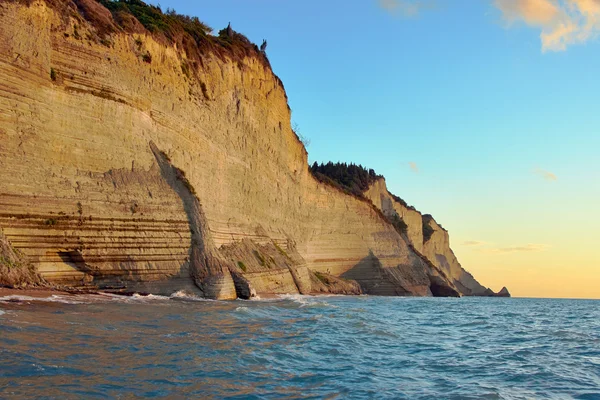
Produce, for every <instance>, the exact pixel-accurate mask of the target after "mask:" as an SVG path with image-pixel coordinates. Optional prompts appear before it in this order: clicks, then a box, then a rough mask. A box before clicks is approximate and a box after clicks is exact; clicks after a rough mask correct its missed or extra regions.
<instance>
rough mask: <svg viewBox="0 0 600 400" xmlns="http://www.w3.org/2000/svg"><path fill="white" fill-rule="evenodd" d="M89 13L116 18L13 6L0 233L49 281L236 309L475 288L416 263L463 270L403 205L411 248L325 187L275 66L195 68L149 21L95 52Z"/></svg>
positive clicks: (7, 13) (2, 73) (6, 53)
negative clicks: (252, 303)
mask: <svg viewBox="0 0 600 400" xmlns="http://www.w3.org/2000/svg"><path fill="white" fill-rule="evenodd" d="M49 4H50V5H51V6H49ZM57 4H58V5H59V6H60V7H59V6H57ZM90 4H92V5H93V6H94V8H93V11H94V12H96V13H100V14H99V15H101V16H102V18H105V19H107V21H109V22H108V23H112V22H110V21H112V18H113V16H111V13H110V12H108V11H107V10H105V9H104V8H102V7H101V6H100V5H99V4H98V3H95V2H94V1H92V0H87V1H77V2H75V3H71V2H70V1H68V0H64V1H59V0H53V1H51V2H50V1H49V2H48V3H47V2H45V1H41V0H37V1H32V2H30V4H28V5H24V4H22V3H21V2H13V1H7V0H0V39H1V40H0V178H1V181H2V185H1V186H0V204H1V208H0V227H2V228H3V229H4V233H5V235H6V237H7V238H8V239H9V240H10V241H11V243H12V245H13V246H14V247H15V248H17V249H19V250H20V251H21V252H22V253H23V254H24V255H25V256H26V258H27V259H28V260H29V261H30V262H31V263H32V264H33V265H34V266H35V269H36V271H37V272H38V273H39V274H40V275H41V276H42V277H43V278H44V279H46V280H47V281H49V282H50V283H53V284H55V285H65V286H69V287H79V288H100V289H113V290H128V291H131V290H139V291H146V292H153V293H164V294H168V293H172V292H173V291H175V290H180V289H187V290H190V291H195V292H197V293H198V294H201V295H204V296H207V297H212V298H224V299H228V298H235V297H236V296H240V297H250V296H252V295H253V294H254V293H261V292H270V293H310V292H314V291H316V292H336V291H339V292H343V293H356V292H358V291H362V292H365V293H371V294H383V295H432V294H440V295H442V294H444V295H448V294H453V295H456V289H457V288H458V289H460V291H462V292H463V293H464V291H463V290H462V289H461V288H460V287H458V286H455V283H456V282H459V283H461V284H462V285H465V283H464V282H467V280H465V279H466V278H465V279H462V278H460V279H458V280H457V279H453V280H449V279H446V278H445V277H444V276H443V274H440V273H439V271H437V270H436V268H433V267H432V266H431V265H429V264H428V262H427V260H425V259H424V258H423V257H422V255H421V254H419V253H423V254H425V255H426V256H427V258H428V259H429V260H431V262H432V263H433V264H435V266H436V267H437V268H439V269H440V270H443V271H446V273H448V271H459V269H460V265H458V263H457V262H456V259H455V258H453V255H452V257H450V254H451V251H450V252H448V251H449V247H444V246H447V243H448V241H447V238H448V236H447V232H445V231H443V230H441V228H440V229H439V232H438V233H439V235H438V236H435V234H434V236H432V239H433V240H434V242H435V243H438V242H439V246H438V245H433V244H428V241H425V243H423V241H422V240H420V239H419V238H420V237H422V224H421V222H420V218H421V217H420V214H419V215H417V214H418V213H417V212H413V211H411V210H406V211H404V210H401V209H399V211H400V212H405V214H401V215H402V216H403V218H404V219H405V221H406V222H407V224H409V232H408V235H407V237H406V238H405V237H402V236H401V235H399V234H398V233H397V232H396V230H395V229H394V228H393V227H392V226H391V225H390V224H389V223H388V222H387V220H386V219H385V218H383V217H382V216H381V214H380V213H379V212H377V210H376V209H375V208H374V207H373V206H372V205H371V204H369V203H368V202H365V201H363V200H360V199H357V198H354V197H352V196H348V195H345V194H343V193H341V192H339V191H337V190H336V189H334V188H331V187H329V186H327V185H324V184H321V183H319V182H317V181H316V180H315V179H314V178H313V177H312V175H311V174H310V173H309V171H308V166H307V153H306V150H305V149H304V146H303V145H302V143H300V141H299V140H298V138H297V137H296V135H295V134H294V133H293V131H292V129H291V127H290V110H289V107H288V105H287V98H286V94H285V91H284V88H283V87H282V85H281V82H280V81H279V79H278V78H277V77H276V76H274V75H273V73H272V71H271V70H270V68H269V67H268V65H266V64H265V63H264V61H263V60H261V59H260V58H259V57H253V56H251V55H249V56H244V57H239V56H237V57H233V56H228V55H227V52H226V51H223V52H221V53H219V54H217V53H214V54H213V53H210V52H206V53H204V54H202V55H201V57H200V59H199V61H200V62H197V60H191V59H188V58H187V55H186V54H187V53H186V52H184V51H182V50H181V48H178V47H177V46H175V45H173V44H165V43H164V41H161V40H158V39H154V37H153V36H152V35H150V34H149V33H148V32H147V31H145V30H144V29H143V27H141V25H140V24H139V23H138V24H137V25H135V26H136V27H137V28H136V29H134V32H133V33H131V32H129V33H125V32H122V31H118V30H115V31H114V32H112V33H111V34H110V35H109V36H105V37H104V39H102V40H97V38H98V37H100V36H99V33H98V30H99V28H98V27H97V26H96V25H93V24H91V23H89V22H88V21H87V20H86V17H88V19H89V10H90V8H89V7H90ZM61 7H62V8H61ZM86 7H87V8H86ZM97 7H100V8H97ZM57 9H59V10H63V11H57ZM64 10H67V11H68V12H65V11H64ZM98 10H100V11H98ZM86 12H87V14H86ZM120 18H123V16H120ZM138 25H139V26H138ZM135 32H137V33H135ZM190 68H192V71H190ZM386 192H387V190H386ZM374 197H377V196H374ZM374 201H375V200H374ZM385 201H386V202H387V200H385ZM383 202H384V200H383V199H382V200H381V203H380V204H379V203H376V204H378V207H379V208H380V209H382V210H384V212H386V211H385V210H388V209H389V208H390V207H392V208H394V207H397V205H395V204H394V203H393V202H392V203H386V204H385V205H384V204H383ZM394 209H395V208H394ZM413 220H414V221H413ZM417 220H419V221H417ZM434 229H435V228H434ZM436 232H437V231H436ZM430 240H431V239H430ZM444 240H445V242H444ZM434 242H432V243H434ZM440 246H441V247H440ZM413 248H414V249H413ZM440 249H443V250H440ZM415 250H416V251H415ZM440 251H441V252H440ZM437 254H441V255H443V256H444V257H446V260H447V261H448V265H449V266H448V267H446V265H445V264H444V263H443V262H442V261H440V260H441V259H438V258H437ZM453 263H455V264H456V265H458V268H459V269H457V268H456V265H455V264H453ZM453 268H454V269H453ZM460 271H462V269H460ZM463 272H464V271H463ZM449 276H452V277H454V275H452V274H449ZM469 276H470V275H469ZM330 278H331V279H330ZM461 279H462V280H461ZM473 282H475V281H473ZM432 290H433V292H432Z"/></svg>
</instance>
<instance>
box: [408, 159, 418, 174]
mask: <svg viewBox="0 0 600 400" xmlns="http://www.w3.org/2000/svg"><path fill="white" fill-rule="evenodd" d="M408 166H409V167H410V169H411V170H412V172H414V173H415V174H418V173H419V166H418V165H417V163H416V162H412V161H411V162H409V163H408Z"/></svg>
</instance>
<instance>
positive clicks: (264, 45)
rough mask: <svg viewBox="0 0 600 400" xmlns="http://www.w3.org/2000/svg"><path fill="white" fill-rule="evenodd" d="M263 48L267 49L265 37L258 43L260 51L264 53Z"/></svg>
mask: <svg viewBox="0 0 600 400" xmlns="http://www.w3.org/2000/svg"><path fill="white" fill-rule="evenodd" d="M265 50H267V41H266V40H265V39H263V42H262V44H261V45H260V51H262V52H263V53H264V52H265Z"/></svg>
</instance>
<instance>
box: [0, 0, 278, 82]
mask: <svg viewBox="0 0 600 400" xmlns="http://www.w3.org/2000/svg"><path fill="white" fill-rule="evenodd" d="M44 1H45V2H46V4H47V5H48V6H49V7H51V8H52V9H54V10H55V11H57V12H58V13H59V15H61V16H62V17H63V19H64V20H65V21H67V20H68V18H75V19H76V20H79V21H81V22H83V21H87V22H88V23H89V24H90V25H91V26H92V27H93V28H94V30H95V37H92V38H88V39H95V40H97V41H98V42H100V43H102V44H105V45H107V46H110V45H111V40H110V39H111V35H113V34H115V33H130V34H133V33H138V34H148V35H151V36H152V37H154V38H155V40H157V41H159V42H161V43H164V44H166V45H176V46H177V48H179V49H182V51H183V52H185V54H186V57H187V58H188V59H189V60H192V61H193V62H195V63H198V64H199V65H200V66H202V65H203V56H205V55H208V54H214V55H216V56H217V57H220V58H221V59H223V58H224V57H228V58H230V59H231V60H233V61H238V62H239V61H241V60H243V59H244V58H246V57H252V58H255V59H257V60H259V62H261V63H262V64H263V65H264V66H265V67H266V68H269V69H271V65H270V63H269V60H268V58H267V56H266V53H265V51H264V48H263V50H261V49H259V47H258V46H257V45H256V44H254V43H252V42H251V41H250V40H249V39H248V38H247V37H246V36H244V35H242V34H241V33H238V32H235V31H234V30H233V29H232V28H231V26H228V27H226V28H224V29H221V30H220V31H219V32H218V33H217V34H213V29H212V28H211V27H210V26H208V25H207V24H205V23H204V22H202V21H200V19H198V18H197V17H190V16H187V15H182V14H178V13H177V12H175V10H170V9H167V10H166V11H165V12H163V11H162V9H161V8H160V7H159V6H153V5H150V4H147V3H145V2H143V1H141V0H44ZM2 2H19V3H22V4H25V5H28V6H29V5H31V4H32V3H33V0H0V3H2ZM263 45H266V43H265V44H263ZM271 71H272V70H271ZM275 77H276V76H275ZM276 79H277V81H278V82H279V84H281V85H282V86H283V84H282V82H281V80H279V78H277V77H276Z"/></svg>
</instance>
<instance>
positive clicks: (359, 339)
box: [0, 295, 600, 399]
mask: <svg viewBox="0 0 600 400" xmlns="http://www.w3.org/2000/svg"><path fill="white" fill-rule="evenodd" d="M13 299H16V298H14V297H13ZM20 299H21V300H25V301H21V302H19V303H15V302H9V301H7V300H9V298H8V297H3V298H0V398H98V399H103V398H136V397H151V398H233V399H245V398H256V399H259V398H266V399H282V398H291V399H293V398H326V399H334V398H340V399H347V398H356V399H372V398H376V399H386V398H389V399H600V307H599V306H600V302H598V301H585V300H534V299H476V298H463V299H433V298H384V297H315V298H308V297H300V296H297V297H289V298H278V299H272V300H263V301H252V302H250V301H234V302H216V301H195V300H194V299H186V298H181V297H178V298H161V297H154V298H141V297H135V298H126V299H123V298H118V297H112V296H106V295H102V296H76V297H67V296H56V295H55V296H53V297H51V298H48V299H46V300H45V301H30V300H28V299H27V298H24V297H21V298H20Z"/></svg>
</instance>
